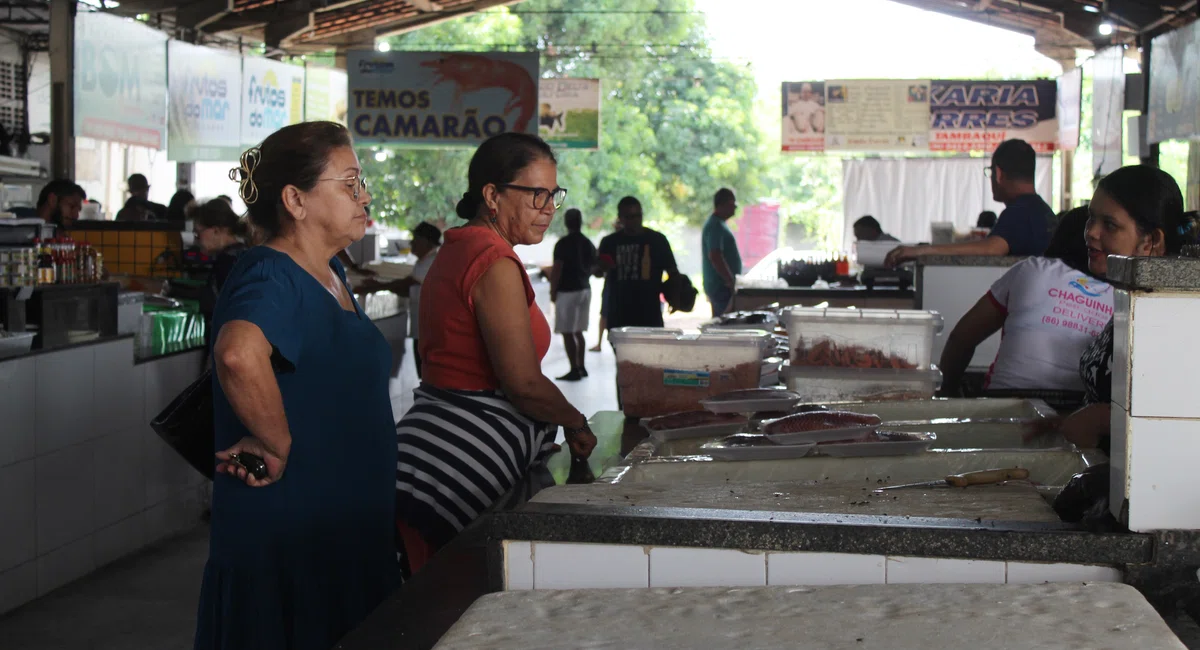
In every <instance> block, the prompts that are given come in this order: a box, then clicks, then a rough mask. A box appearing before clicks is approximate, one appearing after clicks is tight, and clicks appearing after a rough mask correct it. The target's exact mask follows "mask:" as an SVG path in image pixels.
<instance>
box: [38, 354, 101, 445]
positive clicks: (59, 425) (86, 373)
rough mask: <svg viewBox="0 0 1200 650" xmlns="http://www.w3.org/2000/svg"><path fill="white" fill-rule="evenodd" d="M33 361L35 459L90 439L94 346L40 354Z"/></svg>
mask: <svg viewBox="0 0 1200 650" xmlns="http://www.w3.org/2000/svg"><path fill="white" fill-rule="evenodd" d="M34 359H35V360H36V361H37V380H36V382H35V383H36V385H37V395H36V396H35V398H34V404H35V408H36V409H37V411H36V414H35V418H36V427H35V430H36V431H37V439H36V441H35V443H34V444H35V447H36V449H37V453H38V454H39V455H41V454H45V453H48V452H51V451H55V450H58V449H62V448H63V447H66V446H68V445H73V444H77V443H80V442H83V441H85V440H89V439H91V438H93V437H94V434H93V427H94V426H95V398H96V395H95V374H94V373H95V361H96V354H95V346H91V345H85V346H83V347H78V348H72V349H70V350H63V351H61V352H50V353H48V354H41V355H38V356H36V357H34Z"/></svg>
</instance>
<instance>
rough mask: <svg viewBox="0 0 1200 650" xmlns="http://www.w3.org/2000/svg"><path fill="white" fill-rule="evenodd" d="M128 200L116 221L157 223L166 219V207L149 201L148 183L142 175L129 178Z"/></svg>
mask: <svg viewBox="0 0 1200 650" xmlns="http://www.w3.org/2000/svg"><path fill="white" fill-rule="evenodd" d="M128 182H129V200H127V201H125V207H123V208H121V211H120V212H118V213H117V221H159V220H162V219H166V218H167V206H165V205H163V204H161V203H155V202H153V201H151V200H150V181H148V180H146V177H145V176H143V175H142V174H133V175H132V176H130V177H129V181H128Z"/></svg>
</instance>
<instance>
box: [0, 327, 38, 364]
mask: <svg viewBox="0 0 1200 650" xmlns="http://www.w3.org/2000/svg"><path fill="white" fill-rule="evenodd" d="M35 336H37V332H17V333H5V334H0V359H7V358H9V357H17V356H20V355H22V354H26V353H27V352H29V351H30V350H31V349H33V338H34V337H35Z"/></svg>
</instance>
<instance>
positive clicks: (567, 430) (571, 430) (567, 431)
mask: <svg viewBox="0 0 1200 650" xmlns="http://www.w3.org/2000/svg"><path fill="white" fill-rule="evenodd" d="M591 431H592V428H591V427H590V426H588V423H587V420H584V421H583V426H581V427H563V435H564V436H566V437H568V438H570V437H571V436H575V435H579V434H581V433H585V432H587V433H591Z"/></svg>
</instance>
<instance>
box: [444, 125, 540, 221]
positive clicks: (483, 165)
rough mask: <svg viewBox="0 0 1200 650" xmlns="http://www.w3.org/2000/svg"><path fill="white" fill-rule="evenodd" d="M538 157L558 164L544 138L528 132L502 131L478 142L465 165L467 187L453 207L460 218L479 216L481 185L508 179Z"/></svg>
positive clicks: (481, 203) (503, 181)
mask: <svg viewBox="0 0 1200 650" xmlns="http://www.w3.org/2000/svg"><path fill="white" fill-rule="evenodd" d="M538 160H549V161H550V162H552V163H555V164H558V160H557V159H556V158H555V157H554V152H553V151H552V150H551V149H550V145H548V144H546V141H545V140H543V139H541V138H539V137H537V136H536V135H529V134H528V133H501V134H500V135H495V136H492V137H490V138H488V139H487V140H485V141H484V142H483V144H481V145H479V148H478V149H476V150H475V155H473V156H471V166H470V167H469V168H468V169H467V191H466V192H463V195H462V199H461V200H460V201H459V202H458V205H457V206H456V207H455V208H454V211H455V212H456V213H457V214H458V216H459V217H461V218H463V219H474V218H475V217H477V216H479V208H480V207H481V206H482V205H483V188H485V187H487V186H488V185H503V184H505V183H511V182H512V181H513V179H514V178H516V177H517V175H518V174H520V173H521V171H522V170H524V169H525V168H526V167H528V166H529V165H530V164H532V163H534V162H536V161H538Z"/></svg>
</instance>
